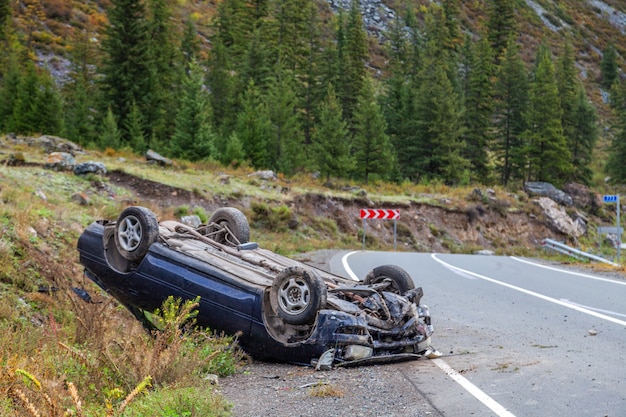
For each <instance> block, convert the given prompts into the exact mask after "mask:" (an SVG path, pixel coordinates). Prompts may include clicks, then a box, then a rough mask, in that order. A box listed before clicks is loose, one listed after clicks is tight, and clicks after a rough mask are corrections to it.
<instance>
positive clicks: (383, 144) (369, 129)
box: [353, 79, 393, 184]
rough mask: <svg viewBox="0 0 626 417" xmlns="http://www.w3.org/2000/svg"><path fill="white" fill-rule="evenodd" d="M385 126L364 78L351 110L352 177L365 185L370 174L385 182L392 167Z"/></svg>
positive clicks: (389, 143) (378, 107)
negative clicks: (354, 176) (352, 110)
mask: <svg viewBox="0 0 626 417" xmlns="http://www.w3.org/2000/svg"><path fill="white" fill-rule="evenodd" d="M386 129H387V125H386V123H385V119H384V117H383V114H382V111H381V109H380V106H379V105H378V103H377V102H376V98H375V97H374V91H373V87H372V85H371V81H370V80H368V79H366V80H365V82H364V85H363V90H362V91H361V94H360V95H359V100H358V102H357V106H356V108H355V110H354V145H353V147H354V158H355V162H356V167H355V175H356V177H357V178H360V179H363V180H365V183H366V184H367V183H368V181H369V179H370V178H371V176H372V175H375V176H376V177H377V178H380V179H387V177H388V176H389V174H390V173H391V171H392V167H393V149H392V146H391V141H390V140H389V137H388V136H387V134H386V133H385V131H386Z"/></svg>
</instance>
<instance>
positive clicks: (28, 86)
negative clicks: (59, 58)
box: [10, 61, 41, 134]
mask: <svg viewBox="0 0 626 417" xmlns="http://www.w3.org/2000/svg"><path fill="white" fill-rule="evenodd" d="M25 71H26V72H25V74H24V75H23V76H22V77H21V79H20V83H19V85H18V88H17V95H16V97H15V101H14V105H13V114H12V118H11V120H12V123H11V126H10V129H11V130H13V131H14V132H15V133H18V134H32V133H35V132H37V130H38V129H39V116H38V114H37V110H38V109H37V105H38V100H37V99H38V96H39V78H38V76H37V73H36V70H35V66H34V64H33V63H32V62H30V61H29V62H27V63H26V69H25ZM39 133H41V132H39Z"/></svg>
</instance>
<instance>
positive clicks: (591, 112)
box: [568, 84, 598, 184]
mask: <svg viewBox="0 0 626 417" xmlns="http://www.w3.org/2000/svg"><path fill="white" fill-rule="evenodd" d="M572 119H573V121H574V123H573V129H572V130H571V137H570V138H568V139H569V141H568V143H569V147H570V150H571V152H572V163H573V165H574V173H573V175H572V178H571V179H572V180H573V181H578V182H581V183H583V184H590V183H591V177H592V174H593V173H592V170H591V168H590V165H591V162H592V161H593V151H594V148H595V146H596V142H597V139H598V126H597V123H598V115H597V113H596V109H595V108H594V107H593V105H592V104H591V103H590V101H589V100H588V99H587V95H586V94H585V89H584V87H583V86H582V84H579V86H578V92H577V94H576V99H575V103H574V108H573V118H572Z"/></svg>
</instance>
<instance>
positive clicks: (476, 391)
mask: <svg viewBox="0 0 626 417" xmlns="http://www.w3.org/2000/svg"><path fill="white" fill-rule="evenodd" d="M355 253H357V252H356V251H353V252H348V253H346V254H345V255H344V256H343V257H342V258H341V264H342V265H343V268H344V269H345V270H346V272H347V273H348V275H349V276H350V278H352V279H353V280H355V281H358V280H359V279H358V278H357V276H356V274H355V273H354V272H353V271H352V269H351V268H350V265H348V257H349V256H350V255H353V254H355ZM435 260H437V261H439V260H438V259H436V258H435ZM470 275H474V274H470ZM431 360H432V361H433V362H434V363H435V365H437V366H438V367H439V368H440V369H441V370H442V371H444V372H445V373H446V375H448V376H449V377H450V378H451V379H452V380H453V381H454V382H456V383H457V384H459V385H460V386H461V387H463V388H464V389H465V390H466V391H467V392H469V393H470V394H472V395H473V396H474V397H475V398H476V399H477V400H478V401H480V402H481V403H483V404H484V405H486V406H487V407H488V408H489V409H490V410H491V411H493V412H494V413H496V414H497V415H498V417H515V415H513V414H511V413H510V412H508V411H507V410H506V408H504V407H503V406H501V405H500V404H499V403H498V402H496V401H495V400H494V399H493V398H491V397H490V396H489V395H487V394H485V393H484V392H483V391H482V390H481V389H480V388H478V387H477V386H476V385H474V384H472V383H471V382H470V381H468V380H467V379H466V378H465V377H464V376H462V375H461V374H459V373H458V372H457V371H455V370H454V369H452V367H451V366H450V365H448V364H447V363H446V362H445V361H444V360H443V359H431Z"/></svg>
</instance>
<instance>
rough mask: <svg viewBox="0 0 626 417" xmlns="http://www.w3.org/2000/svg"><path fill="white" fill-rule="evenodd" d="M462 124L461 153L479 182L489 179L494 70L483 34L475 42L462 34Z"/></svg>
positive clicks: (488, 46)
mask: <svg viewBox="0 0 626 417" xmlns="http://www.w3.org/2000/svg"><path fill="white" fill-rule="evenodd" d="M464 51H465V55H466V57H467V58H466V65H465V89H464V93H465V94H464V104H465V113H464V123H463V124H464V127H465V133H464V135H463V139H464V141H465V148H464V150H463V156H464V157H465V158H466V159H467V160H469V162H470V170H471V173H472V174H473V175H472V176H473V177H475V178H476V179H477V180H478V181H479V182H481V183H483V184H484V183H488V182H489V181H490V175H491V167H490V164H489V155H488V149H489V148H490V135H491V133H492V132H491V126H492V125H491V122H492V120H491V118H492V116H493V105H492V103H493V91H492V84H491V80H492V77H493V74H494V69H493V65H492V62H493V57H492V54H491V47H490V45H489V42H488V40H487V39H486V37H483V38H482V39H481V40H480V41H478V42H477V43H474V42H472V41H471V39H470V38H469V37H468V38H466V42H465V47H464Z"/></svg>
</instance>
